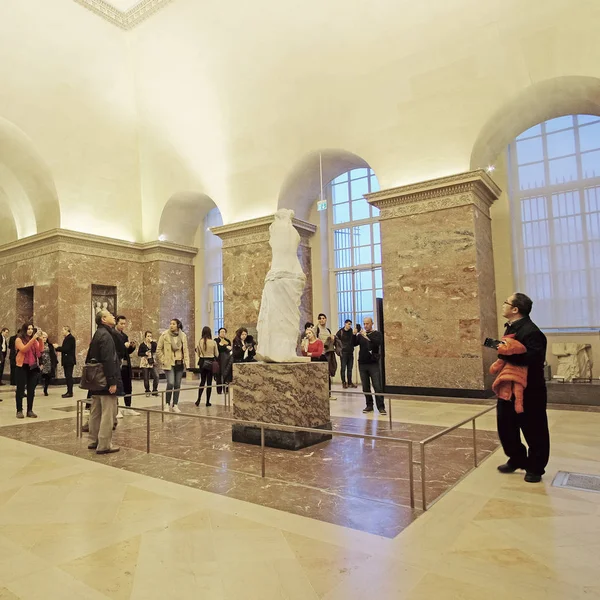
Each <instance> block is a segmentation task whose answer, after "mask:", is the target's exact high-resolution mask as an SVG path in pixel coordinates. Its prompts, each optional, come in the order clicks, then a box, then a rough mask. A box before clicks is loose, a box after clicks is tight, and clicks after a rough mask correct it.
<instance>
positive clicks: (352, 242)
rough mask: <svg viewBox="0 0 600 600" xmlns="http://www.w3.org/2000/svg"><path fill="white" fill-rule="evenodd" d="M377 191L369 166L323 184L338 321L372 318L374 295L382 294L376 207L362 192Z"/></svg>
mask: <svg viewBox="0 0 600 600" xmlns="http://www.w3.org/2000/svg"><path fill="white" fill-rule="evenodd" d="M376 191H379V183H378V181H377V177H375V174H374V173H373V171H372V169H353V170H352V171H348V172H346V173H344V174H343V175H340V176H339V177H337V178H336V179H334V180H333V181H331V182H330V183H329V185H328V186H327V197H328V200H329V202H328V205H329V208H328V211H329V215H328V218H329V225H330V231H331V235H330V240H331V244H332V248H331V250H332V251H331V253H330V256H331V261H332V264H331V272H332V274H333V278H334V279H335V290H336V299H337V312H338V325H339V326H340V327H342V326H343V325H344V321H345V320H346V319H351V320H352V322H353V323H361V322H362V319H363V318H364V317H366V316H372V317H373V318H374V319H375V320H376V317H377V316H376V314H375V298H381V297H383V284H382V277H381V236H380V230H379V222H378V217H379V209H377V208H375V207H374V206H370V205H369V203H368V202H367V201H366V200H365V199H364V198H363V195H364V194H368V193H370V192H376Z"/></svg>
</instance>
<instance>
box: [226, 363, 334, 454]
mask: <svg viewBox="0 0 600 600" xmlns="http://www.w3.org/2000/svg"><path fill="white" fill-rule="evenodd" d="M233 381H234V388H233V394H232V400H233V416H234V418H235V419H238V420H239V421H260V422H263V423H281V424H283V425H297V426H298V427H312V428H317V429H324V430H327V429H331V418H330V413H329V382H328V373H327V363H322V362H321V363H317V362H314V363H238V364H235V365H233ZM331 437H332V436H331V435H330V434H327V433H322V434H320V433H310V432H305V431H283V430H278V429H265V444H266V445H267V446H271V447H273V448H283V449H284V450H300V449H301V448H306V447H307V446H312V445H314V444H320V443H321V442H325V441H327V440H330V439H331ZM232 439H233V441H234V442H243V443H246V444H260V427H255V426H251V425H244V424H243V423H240V424H239V425H238V424H235V425H233V426H232Z"/></svg>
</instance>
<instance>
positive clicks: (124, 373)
mask: <svg viewBox="0 0 600 600" xmlns="http://www.w3.org/2000/svg"><path fill="white" fill-rule="evenodd" d="M121 380H122V381H123V394H124V395H125V398H124V400H125V406H127V407H130V406H131V392H132V387H131V369H130V368H129V367H127V366H125V367H121Z"/></svg>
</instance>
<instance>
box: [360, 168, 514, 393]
mask: <svg viewBox="0 0 600 600" xmlns="http://www.w3.org/2000/svg"><path fill="white" fill-rule="evenodd" d="M499 194H500V189H499V188H498V186H497V185H496V184H495V183H494V182H493V181H492V180H491V178H490V177H489V176H488V175H487V174H486V173H485V172H484V171H472V172H468V173H460V174H457V175H453V176H450V177H443V178H440V179H434V180H431V181H425V182H422V183H418V184H413V185H408V186H403V187H398V188H394V189H389V190H382V191H380V192H376V193H374V194H369V195H368V196H367V199H368V201H369V202H370V203H371V204H373V205H375V206H377V207H378V208H379V209H380V210H381V214H380V220H381V238H382V267H383V288H384V293H383V307H384V322H385V344H386V365H385V366H386V383H387V385H388V387H390V388H391V389H398V391H403V392H404V391H407V392H409V391H414V392H415V393H431V394H444V393H447V394H449V395H454V394H465V395H472V396H478V395H481V396H483V395H485V390H486V389H488V388H489V387H490V385H491V379H490V376H489V375H488V369H489V365H490V364H491V362H493V360H494V359H495V355H494V353H493V352H491V351H490V350H488V349H485V348H482V342H483V340H484V339H485V338H486V337H488V336H489V337H496V336H497V321H496V299H495V284H494V262H493V253H492V233H491V221H490V211H489V209H490V206H491V205H492V203H493V202H494V200H495V199H496V198H497V197H498V196H499ZM509 259H510V257H507V260H509Z"/></svg>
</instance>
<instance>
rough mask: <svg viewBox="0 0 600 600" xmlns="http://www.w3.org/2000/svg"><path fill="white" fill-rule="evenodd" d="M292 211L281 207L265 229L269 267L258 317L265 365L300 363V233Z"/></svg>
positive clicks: (301, 275) (259, 348)
mask: <svg viewBox="0 0 600 600" xmlns="http://www.w3.org/2000/svg"><path fill="white" fill-rule="evenodd" d="M293 217H294V211H293V210H288V209H285V208H282V209H280V210H278V211H277V212H276V213H275V220H274V221H273V223H271V226H270V227H269V245H270V246H271V253H272V256H273V258H272V262H271V268H270V270H269V272H268V273H267V276H266V277H265V286H264V288H263V293H262V299H261V303H260V312H259V314H258V326H257V330H258V355H259V358H261V359H262V360H265V361H267V362H303V361H304V360H306V359H304V358H303V357H299V356H298V355H297V353H296V348H297V344H298V334H299V331H300V298H301V297H302V292H303V290H304V284H305V282H306V275H305V274H304V271H302V266H301V265H300V261H299V260H298V245H299V243H300V234H299V233H298V232H297V231H296V228H295V227H294V225H293V224H292V218H293Z"/></svg>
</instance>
